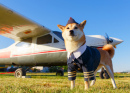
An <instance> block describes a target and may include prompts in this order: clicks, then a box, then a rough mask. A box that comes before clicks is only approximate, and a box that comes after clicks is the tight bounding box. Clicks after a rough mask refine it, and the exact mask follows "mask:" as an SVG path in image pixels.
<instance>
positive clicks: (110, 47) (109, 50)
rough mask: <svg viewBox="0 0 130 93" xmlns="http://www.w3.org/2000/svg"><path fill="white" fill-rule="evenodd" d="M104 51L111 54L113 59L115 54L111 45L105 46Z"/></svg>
mask: <svg viewBox="0 0 130 93" xmlns="http://www.w3.org/2000/svg"><path fill="white" fill-rule="evenodd" d="M102 50H105V51H107V52H108V53H109V55H110V57H111V58H113V56H114V54H115V50H114V47H113V46H112V45H111V44H107V45H104V46H103V48H102Z"/></svg>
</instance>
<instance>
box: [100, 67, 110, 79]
mask: <svg viewBox="0 0 130 93" xmlns="http://www.w3.org/2000/svg"><path fill="white" fill-rule="evenodd" d="M99 77H100V78H101V79H109V78H110V76H109V75H108V73H107V71H106V70H105V69H104V68H103V67H102V70H101V72H100V75H99Z"/></svg>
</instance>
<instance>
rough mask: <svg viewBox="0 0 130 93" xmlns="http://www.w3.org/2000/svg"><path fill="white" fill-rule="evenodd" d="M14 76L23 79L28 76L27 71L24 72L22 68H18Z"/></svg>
mask: <svg viewBox="0 0 130 93" xmlns="http://www.w3.org/2000/svg"><path fill="white" fill-rule="evenodd" d="M14 76H15V77H16V78H22V76H26V71H25V70H23V69H22V68H18V69H17V70H16V71H15V74H14Z"/></svg>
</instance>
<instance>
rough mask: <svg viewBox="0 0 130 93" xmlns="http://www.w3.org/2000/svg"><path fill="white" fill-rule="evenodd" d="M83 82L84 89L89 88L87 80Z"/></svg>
mask: <svg viewBox="0 0 130 93" xmlns="http://www.w3.org/2000/svg"><path fill="white" fill-rule="evenodd" d="M84 83H85V90H87V89H88V88H89V81H84Z"/></svg>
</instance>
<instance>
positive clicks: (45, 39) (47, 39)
mask: <svg viewBox="0 0 130 93" xmlns="http://www.w3.org/2000/svg"><path fill="white" fill-rule="evenodd" d="M48 43H52V36H51V35H50V34H48V35H45V36H42V37H38V38H37V44H48Z"/></svg>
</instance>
